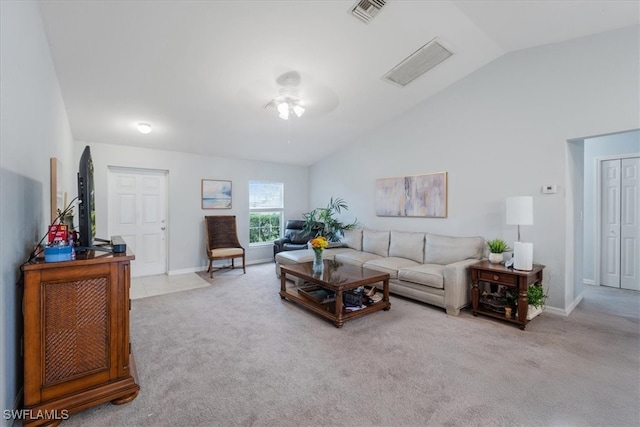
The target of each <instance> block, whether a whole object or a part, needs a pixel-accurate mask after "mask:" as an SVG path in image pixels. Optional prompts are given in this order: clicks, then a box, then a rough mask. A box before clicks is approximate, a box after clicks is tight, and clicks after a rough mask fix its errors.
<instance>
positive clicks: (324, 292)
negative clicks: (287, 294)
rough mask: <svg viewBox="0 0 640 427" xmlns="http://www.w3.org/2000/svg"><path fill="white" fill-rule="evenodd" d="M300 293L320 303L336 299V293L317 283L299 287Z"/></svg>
mask: <svg viewBox="0 0 640 427" xmlns="http://www.w3.org/2000/svg"><path fill="white" fill-rule="evenodd" d="M298 293H299V294H300V295H303V296H305V297H307V298H309V299H311V300H313V301H315V302H317V303H318V304H326V303H329V302H333V301H335V300H336V293H335V292H333V291H330V290H328V289H324V288H322V287H320V286H317V285H312V286H306V287H303V288H298Z"/></svg>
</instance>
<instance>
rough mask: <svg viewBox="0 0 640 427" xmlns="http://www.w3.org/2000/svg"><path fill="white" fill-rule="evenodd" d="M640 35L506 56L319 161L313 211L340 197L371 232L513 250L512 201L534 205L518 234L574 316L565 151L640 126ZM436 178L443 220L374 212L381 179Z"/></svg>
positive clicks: (561, 306)
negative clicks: (508, 209)
mask: <svg viewBox="0 0 640 427" xmlns="http://www.w3.org/2000/svg"><path fill="white" fill-rule="evenodd" d="M639 28H640V27H637V26H636V27H632V28H627V29H623V30H618V31H612V32H607V33H603V34H599V35H594V36H589V37H583V38H580V39H575V40H571V41H568V42H564V43H559V44H554V45H548V46H543V47H538V48H532V49H527V50H522V51H518V52H514V53H511V54H508V55H505V56H503V57H502V58H500V59H497V60H496V61H494V62H492V63H490V64H488V65H487V66H485V67H483V68H482V69H480V70H478V71H477V72H475V73H473V74H471V75H470V76H468V77H467V78H465V79H464V80H462V81H460V82H457V83H456V84H454V85H452V86H450V87H449V88H447V89H445V90H443V91H442V92H440V93H439V94H437V95H435V96H433V97H432V98H430V99H428V100H427V101H425V102H424V103H422V104H420V105H419V106H417V107H416V108H414V109H412V110H411V111H409V112H408V113H406V114H404V115H403V116H401V117H399V118H396V119H395V120H393V121H392V122H390V123H388V124H386V125H384V126H381V127H380V128H379V129H378V130H377V131H375V132H373V133H371V134H368V135H366V136H363V137H362V138H360V140H359V141H358V142H357V143H354V144H353V145H350V146H349V147H347V148H345V149H344V150H342V151H341V152H339V153H336V154H334V155H331V156H329V157H327V158H325V159H323V160H322V161H320V162H318V163H317V164H315V165H314V166H313V167H312V169H311V176H310V180H311V207H315V206H323V205H325V204H326V202H327V201H328V200H329V198H330V197H331V196H334V197H337V196H340V197H343V198H344V199H345V200H346V201H347V203H348V204H349V207H350V209H349V211H348V216H349V217H354V216H357V217H358V219H359V221H360V223H361V224H362V225H364V226H366V227H369V228H375V229H382V230H385V229H386V230H388V229H395V230H416V231H418V230H420V231H427V232H432V233H440V234H451V235H457V236H471V235H481V236H484V237H486V238H489V239H491V238H495V237H500V238H503V239H505V240H507V241H508V242H514V241H515V240H516V238H517V237H516V227H515V226H509V225H506V224H505V199H506V198H507V197H510V196H524V195H530V196H533V198H534V225H532V226H523V227H521V231H522V233H521V234H522V236H523V240H525V241H530V242H533V244H534V260H535V262H537V263H541V264H545V265H546V267H547V268H546V269H545V280H544V282H545V283H544V286H545V287H547V286H549V295H550V298H549V299H548V300H547V304H548V305H549V306H551V307H553V308H556V309H558V310H559V311H561V312H565V313H566V312H567V311H568V310H567V308H568V307H570V306H571V304H572V302H573V300H575V298H576V297H577V296H576V295H574V283H573V279H572V278H571V276H572V275H573V271H572V269H573V267H572V266H573V258H574V254H572V253H571V254H569V253H567V251H569V252H571V251H572V249H567V248H566V247H570V248H572V247H573V242H569V243H568V242H566V237H565V232H566V230H567V225H568V224H567V221H568V220H570V219H567V218H566V217H567V214H566V211H567V206H568V203H569V201H570V200H573V195H572V194H568V191H571V189H568V188H567V187H568V182H567V179H568V175H567V173H566V171H567V168H568V163H569V162H570V159H568V154H567V153H568V150H567V144H568V141H569V140H572V139H575V138H580V137H588V136H592V135H602V134H607V133H612V132H617V131H621V130H627V129H637V128H638V127H640V123H639V117H640V108H639V103H640V100H639V99H638V93H640V78H639V76H640V69H639V63H640V42H639V40H640V32H639ZM421 78H425V79H428V78H429V75H428V74H427V75H425V76H422V77H421ZM380 84H384V83H383V82H381V83H380ZM398 90H411V86H410V85H409V86H407V87H406V88H403V89H398ZM438 171H447V172H448V211H449V214H448V217H447V218H446V219H435V218H434V219H432V218H388V217H377V216H376V215H375V206H374V188H375V181H376V179H378V178H384V177H392V176H404V175H416V174H423V173H430V172H438ZM548 184H554V185H557V186H558V193H557V194H550V195H546V194H542V193H541V187H542V186H543V185H548ZM572 226H573V224H572ZM568 260H569V261H571V262H570V263H569V264H568V265H569V267H566V266H565V265H567V263H568ZM568 273H570V274H568ZM579 273H580V274H581V272H579ZM578 277H579V278H581V277H582V276H581V275H580V276H578ZM565 291H566V292H565Z"/></svg>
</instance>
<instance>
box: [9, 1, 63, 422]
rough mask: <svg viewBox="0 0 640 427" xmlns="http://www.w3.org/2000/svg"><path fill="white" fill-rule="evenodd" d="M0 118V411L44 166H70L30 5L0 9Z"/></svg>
mask: <svg viewBox="0 0 640 427" xmlns="http://www.w3.org/2000/svg"><path fill="white" fill-rule="evenodd" d="M0 111H1V112H2V114H1V115H0V199H1V203H0V236H2V238H1V239H0V271H1V281H0V354H1V355H2V358H1V359H0V407H1V409H2V410H11V409H14V406H15V405H16V404H17V403H18V398H19V393H20V390H21V387H22V371H23V370H22V357H21V355H20V340H21V337H22V311H21V304H22V287H19V286H17V285H16V284H17V282H18V280H19V276H20V275H19V267H20V265H21V264H22V263H23V262H24V261H25V260H26V259H27V257H28V255H29V253H30V252H31V250H32V249H33V246H34V245H35V244H36V243H37V242H38V241H39V240H40V238H42V236H43V235H44V233H45V231H46V227H47V225H48V223H49V221H50V204H49V202H50V190H49V185H50V178H49V158H50V157H57V158H58V159H59V160H60V162H61V163H62V164H70V162H71V157H72V138H71V130H70V128H69V121H68V119H67V115H66V110H65V107H64V102H63V100H62V96H61V94H60V88H59V86H58V81H57V78H56V74H55V71H54V68H53V63H52V60H51V56H50V53H49V45H48V42H47V39H46V37H45V34H44V30H43V26H42V20H41V17H40V12H39V10H38V6H37V4H36V3H35V2H32V1H20V2H17V1H11V2H7V1H0ZM69 182H70V180H65V182H64V189H67V190H68V188H69V187H68V185H69ZM0 422H1V423H3V424H4V425H10V424H11V420H5V419H4V417H2V421H0Z"/></svg>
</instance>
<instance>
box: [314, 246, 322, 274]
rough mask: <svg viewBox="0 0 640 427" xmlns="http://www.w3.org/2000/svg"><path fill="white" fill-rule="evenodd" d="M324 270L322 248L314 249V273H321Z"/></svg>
mask: <svg viewBox="0 0 640 427" xmlns="http://www.w3.org/2000/svg"><path fill="white" fill-rule="evenodd" d="M323 270H324V263H323V262H322V249H314V250H313V274H314V275H321V274H322V271H323Z"/></svg>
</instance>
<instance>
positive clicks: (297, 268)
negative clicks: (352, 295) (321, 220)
mask: <svg viewBox="0 0 640 427" xmlns="http://www.w3.org/2000/svg"><path fill="white" fill-rule="evenodd" d="M280 271H281V276H280V298H282V299H286V300H289V301H293V302H295V303H297V304H300V305H302V306H303V307H305V308H307V309H309V310H311V311H313V312H314V313H317V314H319V315H320V316H322V317H324V318H326V319H328V320H330V321H332V322H333V324H334V325H335V326H336V327H337V328H341V327H342V325H343V324H344V322H346V321H347V320H351V319H356V318H358V317H362V316H364V315H367V314H369V313H373V312H376V311H380V310H385V311H387V310H389V309H390V308H391V303H390V302H389V274H387V273H381V272H379V271H374V270H369V269H366V268H358V267H355V266H352V265H344V264H341V263H338V262H335V261H330V260H325V261H324V272H323V274H322V275H321V276H320V275H317V276H314V275H313V263H311V262H308V263H302V264H294V265H283V266H281V268H280ZM287 275H289V276H294V277H298V278H300V279H302V281H303V283H304V282H307V283H313V284H316V285H318V286H321V287H323V288H325V289H328V290H331V291H333V292H335V293H336V299H335V301H332V302H329V303H318V302H316V301H313V300H312V299H310V298H308V297H305V296H302V295H300V293H299V292H298V288H299V286H297V285H292V284H291V285H289V286H287ZM379 282H382V294H383V296H382V300H380V301H378V302H376V303H373V304H371V305H368V306H366V307H365V308H363V309H360V310H356V311H350V310H346V309H344V308H343V307H342V296H343V293H344V292H345V291H349V290H352V289H356V288H358V287H360V286H365V285H371V286H374V285H376V284H377V285H380V283H379ZM376 287H378V286H376ZM378 289H379V288H378Z"/></svg>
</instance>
